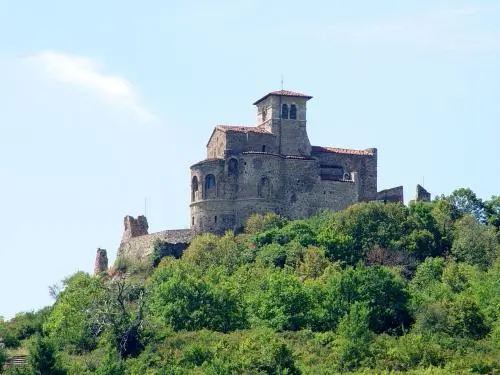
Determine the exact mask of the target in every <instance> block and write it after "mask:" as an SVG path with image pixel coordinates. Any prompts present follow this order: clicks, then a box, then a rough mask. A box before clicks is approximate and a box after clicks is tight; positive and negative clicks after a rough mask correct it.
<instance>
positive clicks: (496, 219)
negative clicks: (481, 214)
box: [484, 195, 500, 230]
mask: <svg viewBox="0 0 500 375" xmlns="http://www.w3.org/2000/svg"><path fill="white" fill-rule="evenodd" d="M484 208H485V213H486V220H487V222H488V223H489V224H490V225H493V226H494V227H495V228H497V230H498V229H499V228H500V195H499V196H492V197H491V199H490V200H487V201H486V202H484Z"/></svg>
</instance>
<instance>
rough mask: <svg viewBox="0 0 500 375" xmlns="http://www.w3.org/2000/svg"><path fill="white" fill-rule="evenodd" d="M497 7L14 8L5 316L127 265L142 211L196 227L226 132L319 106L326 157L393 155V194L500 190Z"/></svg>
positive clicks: (7, 2) (7, 110)
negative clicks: (194, 200)
mask: <svg viewBox="0 0 500 375" xmlns="http://www.w3.org/2000/svg"><path fill="white" fill-rule="evenodd" d="M498 19H500V4H499V3H498V2H497V1H486V0H485V1H436V0H433V1H430V0H429V1H425V0H424V1H421V0H419V1H417V0H414V1H404V2H402V1H395V0H394V1H388V0H380V1H376V2H374V1H368V0H365V1H326V0H325V1H308V2H303V1H286V2H285V1H273V2H269V1H263V0H262V1H261V0H247V1H240V0H236V1H221V0H214V1H210V2H207V1H160V0H143V1H141V2H138V1H126V0H121V1H116V0H109V1H96V0H86V1H76V0H75V1H71V2H70V1H64V0H59V1H56V0H45V1H43V2H42V1H35V0H15V1H14V0H4V1H0V160H1V161H0V178H1V180H0V181H1V183H0V210H1V215H0V290H1V293H2V298H1V302H0V315H3V316H4V317H7V318H9V317H12V316H13V314H14V313H15V312H18V311H26V310H31V309H37V308H40V307H42V306H44V305H47V304H49V303H51V302H52V301H51V299H50V297H49V295H48V286H49V285H51V284H54V283H56V282H58V281H59V280H61V279H62V278H64V277H65V276H68V275H70V274H72V273H74V272H76V271H77V270H85V271H89V272H90V271H91V270H92V268H93V262H94V257H95V250H96V248H97V247H102V248H106V249H107V250H108V254H109V257H110V258H111V260H114V256H115V253H116V249H117V247H118V245H119V241H120V238H121V234H122V220H123V216H124V215H126V214H131V215H134V216H136V215H138V214H143V213H144V210H145V198H147V201H148V204H147V216H148V220H149V224H150V230H151V231H158V230H162V229H173V228H183V227H187V226H188V214H189V213H188V204H189V166H190V165H191V164H193V163H195V162H196V161H198V160H200V159H202V158H204V155H205V145H206V141H207V140H208V137H209V136H210V134H211V131H212V127H213V126H214V125H215V124H218V123H226V124H232V123H235V124H248V125H252V124H253V123H254V121H255V115H256V113H255V108H254V107H253V106H252V105H251V103H253V101H254V100H256V99H258V98H260V97H261V96H263V95H264V94H266V93H267V92H269V91H272V90H276V89H279V87H280V79H281V75H283V77H284V88H285V89H289V90H295V91H301V92H305V93H307V94H310V95H312V96H314V98H313V99H312V100H311V101H310V102H309V105H308V132H309V138H310V139H311V142H312V143H313V144H315V145H328V146H336V147H351V148H368V147H377V148H378V151H379V162H378V165H379V166H378V168H379V169H378V172H379V189H384V188H388V187H392V186H397V185H401V184H402V185H404V187H405V195H406V199H407V200H408V199H411V198H412V197H413V195H414V191H415V185H416V184H417V183H422V181H425V187H426V188H427V189H428V190H429V191H431V192H432V193H433V194H441V193H445V194H449V193H450V192H451V191H453V190H454V189H455V188H458V187H470V188H472V189H473V190H474V191H475V192H476V193H477V194H478V195H479V196H480V197H482V198H484V199H488V198H490V197H491V195H494V194H496V195H498V194H499V193H500V162H499V143H500V130H499V121H500V105H499V98H500V69H499V67H500V24H499V23H498Z"/></svg>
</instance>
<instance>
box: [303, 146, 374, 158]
mask: <svg viewBox="0 0 500 375" xmlns="http://www.w3.org/2000/svg"><path fill="white" fill-rule="evenodd" d="M312 152H329V153H333V154H349V155H366V156H373V152H372V151H370V150H352V149H348V148H336V147H324V146H312Z"/></svg>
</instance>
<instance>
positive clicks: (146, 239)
mask: <svg viewBox="0 0 500 375" xmlns="http://www.w3.org/2000/svg"><path fill="white" fill-rule="evenodd" d="M193 237H194V234H193V232H192V231H191V230H189V229H177V230H165V231H162V232H156V233H151V234H147V235H142V236H138V237H134V238H130V239H128V240H126V241H122V243H121V244H120V247H119V248H118V252H117V256H118V257H124V258H126V259H129V260H131V261H133V262H142V261H149V258H150V256H151V254H152V251H153V246H154V244H155V242H156V241H158V240H159V241H163V242H168V243H171V244H178V245H177V246H182V247H183V248H184V249H186V248H187V247H188V245H189V242H190V241H191V239H192V238H193Z"/></svg>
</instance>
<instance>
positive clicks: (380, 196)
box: [377, 186, 404, 203]
mask: <svg viewBox="0 0 500 375" xmlns="http://www.w3.org/2000/svg"><path fill="white" fill-rule="evenodd" d="M377 200H378V201H381V202H384V203H387V202H399V203H403V202H404V196H403V186H397V187H393V188H390V189H385V190H381V191H379V192H378V193H377Z"/></svg>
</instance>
